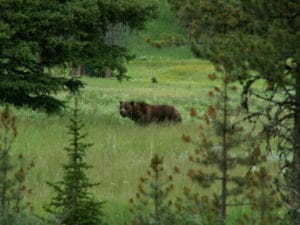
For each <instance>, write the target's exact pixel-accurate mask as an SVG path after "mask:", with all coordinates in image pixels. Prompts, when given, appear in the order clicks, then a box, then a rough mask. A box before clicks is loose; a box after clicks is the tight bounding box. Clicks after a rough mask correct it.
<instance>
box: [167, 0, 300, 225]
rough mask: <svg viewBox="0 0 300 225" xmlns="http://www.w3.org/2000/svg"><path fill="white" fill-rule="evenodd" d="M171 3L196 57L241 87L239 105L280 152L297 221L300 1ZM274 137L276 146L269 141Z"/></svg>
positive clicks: (286, 196)
mask: <svg viewBox="0 0 300 225" xmlns="http://www.w3.org/2000/svg"><path fill="white" fill-rule="evenodd" d="M169 2H170V3H171V4H172V5H173V6H174V9H176V10H177V16H178V19H179V20H180V21H183V23H184V24H190V25H191V29H190V35H191V36H192V40H193V45H192V50H193V52H194V53H195V55H196V56H197V57H199V58H203V59H208V60H210V61H211V62H212V63H213V64H214V65H215V66H216V68H217V69H220V70H223V71H225V72H226V73H228V74H230V75H231V76H233V77H234V79H235V80H237V81H239V82H241V84H242V85H243V92H242V97H243V99H242V105H243V107H244V108H245V109H246V110H248V111H249V115H250V116H249V118H251V119H253V118H257V119H259V120H257V121H260V122H262V124H261V125H262V126H261V127H263V130H264V132H265V137H266V138H267V139H268V140H267V141H268V143H270V145H269V149H270V150H272V149H275V150H277V152H278V155H279V156H280V164H281V166H280V171H281V175H282V176H281V177H278V182H277V184H278V189H279V190H280V192H281V193H282V196H283V201H285V203H286V205H288V208H289V210H290V214H291V216H292V218H293V221H294V224H297V225H299V224H300V222H299V221H300V213H299V209H300V194H299V193H300V148H299V146H300V78H299V77H300V75H299V74H300V66H299V65H300V62H299V58H300V51H299V49H300V48H299V44H298V43H299V41H298V40H299V32H298V31H299V15H300V13H299V12H300V11H299V1H297V0H292V1H285V0H279V1H276V2H274V1H267V0H229V1H228V0H226V1H225V0H213V1H207V0H201V1H199V0H189V1H180V0H170V1H169ZM195 12H196V14H195ZM262 81H264V83H265V87H262V85H261V82H262ZM257 83H258V84H257ZM250 100H251V101H250ZM250 102H251V103H252V104H250ZM253 102H254V103H255V104H253ZM258 105H259V106H258ZM257 115H260V117H258V116H257ZM274 140H276V143H278V144H277V145H274V144H273V145H271V143H274ZM271 147H272V148H271ZM290 155H292V158H291V157H290ZM281 178H283V179H281ZM282 181H284V182H282Z"/></svg>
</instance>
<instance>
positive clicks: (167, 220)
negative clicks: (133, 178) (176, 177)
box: [130, 155, 177, 225]
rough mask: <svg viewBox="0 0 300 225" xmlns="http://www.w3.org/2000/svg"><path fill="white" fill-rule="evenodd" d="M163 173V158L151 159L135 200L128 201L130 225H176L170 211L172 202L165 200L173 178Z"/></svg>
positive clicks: (156, 156)
mask: <svg viewBox="0 0 300 225" xmlns="http://www.w3.org/2000/svg"><path fill="white" fill-rule="evenodd" d="M163 172H164V166H163V158H160V157H159V156H158V155H155V156H154V157H153V158H152V159H151V164H150V170H148V172H147V176H146V177H142V178H141V179H140V184H139V186H138V192H137V193H136V196H135V199H130V203H131V204H132V208H131V209H130V212H131V213H132V217H133V219H132V224H134V225H150V224H155V225H168V224H177V223H176V216H175V214H174V213H173V212H172V210H171V208H172V207H171V206H172V201H170V200H169V201H168V199H167V198H168V195H169V193H170V192H171V191H172V189H173V185H172V184H171V181H172V179H173V178H172V176H169V177H167V178H166V177H165V176H163Z"/></svg>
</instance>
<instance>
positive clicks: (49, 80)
mask: <svg viewBox="0 0 300 225" xmlns="http://www.w3.org/2000/svg"><path fill="white" fill-rule="evenodd" d="M0 5H1V8H0V42H1V46H0V80H1V82H0V101H1V102H8V103H13V104H15V105H18V106H23V105H25V106H29V107H32V108H34V109H37V108H42V109H44V110H46V111H47V112H54V111H57V110H59V109H60V108H62V107H63V106H64V102H63V101H61V100H58V99H57V98H55V97H54V96H53V94H56V93H57V92H58V91H61V90H65V89H66V90H69V91H71V92H76V91H78V90H79V89H80V88H81V87H83V83H82V82H81V81H80V80H76V79H72V78H71V79H68V78H65V77H56V76H55V77H54V76H50V74H49V73H47V71H48V70H45V68H50V69H51V68H52V67H54V66H67V65H68V64H69V63H74V64H76V63H82V64H85V63H89V64H90V65H92V66H93V67H94V68H96V69H100V70H101V69H103V68H105V67H110V68H111V69H112V70H117V71H119V73H118V74H117V77H118V78H119V79H121V78H122V77H124V76H125V69H124V68H123V67H122V66H121V65H122V64H123V63H124V60H126V59H129V58H130V57H129V53H128V50H127V49H126V48H124V47H122V46H119V45H108V44H107V43H106V42H105V37H106V34H107V32H108V31H109V28H110V27H111V26H112V25H115V24H119V23H121V24H124V25H127V26H129V27H130V28H131V29H142V28H143V27H144V24H145V22H146V21H147V20H149V19H151V18H153V17H154V16H155V14H156V6H155V4H154V3H153V2H152V1H149V2H145V3H142V4H140V2H139V1H137V0H129V1H128V0H120V1H111V0H109V1H106V0H87V1H81V0H66V1H61V0H47V1H45V0H25V1H23V0H16V1H10V0H0ZM60 75H61V74H60Z"/></svg>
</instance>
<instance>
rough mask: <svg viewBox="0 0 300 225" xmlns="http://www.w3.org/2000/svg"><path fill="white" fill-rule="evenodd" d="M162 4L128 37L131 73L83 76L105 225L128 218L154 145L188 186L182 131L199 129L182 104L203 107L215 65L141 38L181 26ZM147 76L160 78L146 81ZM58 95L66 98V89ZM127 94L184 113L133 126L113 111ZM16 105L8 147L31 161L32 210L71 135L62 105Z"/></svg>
mask: <svg viewBox="0 0 300 225" xmlns="http://www.w3.org/2000/svg"><path fill="white" fill-rule="evenodd" d="M162 2H164V1H162ZM164 4H165V3H162V7H161V9H162V12H163V14H162V16H161V17H160V18H159V19H158V20H156V21H153V22H151V23H150V24H149V25H148V30H147V31H145V32H142V33H141V34H139V35H132V37H131V39H130V40H129V47H130V49H131V50H132V52H133V53H134V54H136V56H137V57H136V59H135V60H133V61H131V62H130V63H129V64H128V75H130V76H131V77H132V79H131V81H129V82H127V81H123V82H121V83H120V82H118V81H116V80H101V79H95V78H83V79H84V81H85V82H86V84H87V85H86V88H85V89H84V91H83V92H82V96H81V99H80V106H81V112H82V118H83V120H84V121H85V122H86V127H85V131H86V132H87V133H88V138H87V141H88V142H92V143H94V145H93V147H92V148H91V149H90V152H88V162H89V163H90V164H91V165H93V166H94V168H93V169H91V170H90V177H91V179H92V180H93V181H95V182H98V181H99V182H101V185H100V186H99V187H97V188H95V190H94V191H95V195H96V197H97V198H99V200H105V201H107V203H106V204H105V211H106V214H107V221H108V224H111V225H118V224H120V225H121V224H124V221H125V220H126V219H127V218H128V211H127V205H128V199H129V198H131V197H132V195H133V194H134V193H135V191H136V186H137V183H138V179H139V177H141V176H142V175H143V174H144V173H145V171H146V169H147V166H148V164H149V161H150V158H151V156H152V155H153V154H154V153H156V152H157V153H160V154H162V155H164V157H165V162H166V164H167V165H166V167H167V171H168V173H169V172H171V170H172V167H173V166H175V165H178V166H180V167H181V168H182V171H183V173H182V174H181V175H179V177H178V179H176V183H177V185H176V187H177V192H179V193H180V192H181V191H180V190H181V189H182V187H183V186H184V185H186V184H189V185H191V186H192V184H191V183H189V182H190V181H189V180H188V179H187V178H186V175H185V174H186V170H187V169H189V167H190V165H188V164H187V160H188V156H189V155H190V153H191V152H192V151H193V149H194V147H193V146H189V145H187V144H184V143H182V141H181V136H182V134H191V135H193V136H197V123H194V121H193V120H192V119H191V118H190V117H189V113H188V111H189V109H190V108H192V107H193V108H197V109H198V110H199V112H200V113H201V112H203V110H205V108H206V106H207V104H208V99H207V92H208V91H209V90H210V89H211V88H212V87H213V86H214V83H212V82H210V81H208V80H207V79H206V77H207V74H209V73H210V72H212V71H213V67H212V66H211V65H210V64H209V63H208V62H205V61H200V60H197V59H194V58H193V56H192V54H191V52H190V51H189V49H187V48H183V47H178V48H165V49H160V50H159V49H155V48H153V47H151V46H149V45H147V44H145V43H144V42H143V38H144V37H145V36H148V37H151V38H159V36H160V33H163V32H181V31H180V29H179V28H178V27H177V26H176V23H174V18H172V16H171V14H170V12H168V11H167V8H166V6H165V5H164ZM153 76H154V77H156V78H157V79H158V84H155V85H153V84H152V83H151V77H153ZM59 97H60V98H62V99H65V100H67V101H69V100H70V99H69V97H68V96H67V94H66V93H61V94H60V95H59ZM131 99H140V100H147V101H148V102H151V103H169V104H173V105H175V106H176V107H177V108H178V109H179V110H180V112H181V113H182V115H183V119H184V121H183V123H182V124H181V125H178V126H171V127H158V126H155V125H153V126H149V127H146V128H145V127H138V126H136V125H134V124H133V123H132V121H130V120H128V119H123V118H121V117H120V116H119V113H118V102H119V101H120V100H131ZM70 105H72V104H71V102H70ZM15 113H16V114H17V116H18V128H19V136H18V139H17V140H16V142H15V144H14V149H15V152H13V154H14V155H16V154H17V152H23V153H24V155H25V156H26V157H27V158H29V159H31V160H33V161H34V162H35V164H36V166H35V168H34V169H33V170H32V171H31V173H30V174H29V178H28V179H29V186H30V187H31V188H32V189H33V194H32V195H31V197H30V199H29V200H30V201H32V202H34V205H35V208H36V212H38V213H39V214H43V213H44V212H43V210H42V205H43V204H45V203H46V202H49V198H50V196H51V193H52V189H50V188H49V187H48V186H47V185H46V184H45V182H46V181H58V180H59V179H60V178H61V164H62V163H63V162H64V159H65V152H64V151H63V147H64V146H67V144H68V143H67V140H68V139H69V138H68V135H67V132H66V128H65V126H66V123H67V114H68V112H66V113H65V114H64V115H61V116H50V117H48V116H46V115H44V114H42V113H38V112H32V111H30V110H15Z"/></svg>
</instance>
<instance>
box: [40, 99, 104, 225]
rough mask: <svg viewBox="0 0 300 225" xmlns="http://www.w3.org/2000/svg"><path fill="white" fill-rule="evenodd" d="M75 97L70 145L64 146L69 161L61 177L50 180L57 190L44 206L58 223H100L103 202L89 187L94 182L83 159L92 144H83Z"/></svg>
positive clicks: (82, 224) (66, 224)
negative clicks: (98, 199) (57, 179)
mask: <svg viewBox="0 0 300 225" xmlns="http://www.w3.org/2000/svg"><path fill="white" fill-rule="evenodd" d="M78 111H79V110H78V106H77V99H75V107H74V109H73V115H72V117H71V118H70V123H69V126H68V129H69V134H70V136H71V139H70V145H69V147H66V148H65V151H66V153H67V155H68V163H67V164H64V165H63V169H64V175H63V180H62V181H59V182H56V183H49V185H50V186H51V187H53V188H54V191H55V193H56V195H55V197H53V198H52V200H51V202H50V203H49V204H48V205H47V206H45V209H46V210H47V211H48V212H49V213H51V214H53V215H54V216H55V218H56V219H57V221H58V222H59V224H63V225H94V224H95V225H96V224H97V225H99V224H103V222H102V205H103V202H99V201H97V200H96V199H95V198H94V197H93V196H92V195H91V193H90V192H89V189H90V188H91V187H93V186H95V185H97V184H95V183H91V182H90V181H89V179H88V177H87V176H86V170H87V169H89V168H90V167H91V166H89V165H88V164H87V163H86V162H85V157H86V150H87V149H88V148H89V147H90V146H91V144H86V143H84V142H83V139H84V138H85V136H86V135H83V134H81V131H82V129H83V126H84V125H83V122H82V121H80V119H79V115H78V113H79V112H78Z"/></svg>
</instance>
